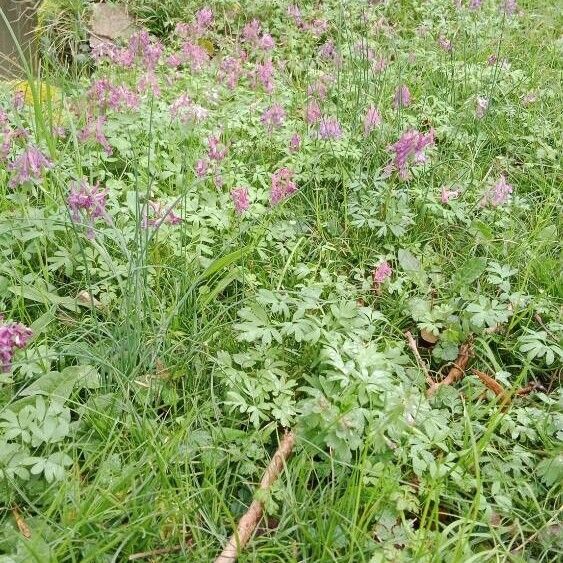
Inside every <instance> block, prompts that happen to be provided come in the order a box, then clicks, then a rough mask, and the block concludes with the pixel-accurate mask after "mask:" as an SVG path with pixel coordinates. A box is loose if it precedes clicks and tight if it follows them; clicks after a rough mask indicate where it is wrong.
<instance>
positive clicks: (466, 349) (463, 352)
mask: <svg viewBox="0 0 563 563" xmlns="http://www.w3.org/2000/svg"><path fill="white" fill-rule="evenodd" d="M472 351H473V340H472V338H469V340H467V342H464V343H463V344H462V345H461V346H460V347H459V353H458V355H457V359H456V361H455V362H454V364H453V366H452V367H451V369H450V371H449V373H448V375H447V376H446V377H445V378H444V379H443V380H442V381H439V382H438V383H434V385H432V386H430V389H428V393H427V395H428V396H429V397H432V395H434V394H435V393H436V391H438V388H439V387H441V386H442V385H453V384H454V383H456V382H457V381H459V380H460V379H461V378H462V377H463V376H464V374H465V368H466V367H467V363H468V362H469V358H470V357H471V353H472Z"/></svg>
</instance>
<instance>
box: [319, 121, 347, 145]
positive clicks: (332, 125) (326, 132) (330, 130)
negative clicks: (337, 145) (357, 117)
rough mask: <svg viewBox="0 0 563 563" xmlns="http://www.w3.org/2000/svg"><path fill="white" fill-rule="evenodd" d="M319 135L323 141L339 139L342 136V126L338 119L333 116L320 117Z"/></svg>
mask: <svg viewBox="0 0 563 563" xmlns="http://www.w3.org/2000/svg"><path fill="white" fill-rule="evenodd" d="M319 137H320V138H321V139H323V140H325V141H328V140H330V139H340V138H341V137H342V128H341V127H340V122H339V121H338V119H336V118H335V117H322V118H321V120H320V122H319Z"/></svg>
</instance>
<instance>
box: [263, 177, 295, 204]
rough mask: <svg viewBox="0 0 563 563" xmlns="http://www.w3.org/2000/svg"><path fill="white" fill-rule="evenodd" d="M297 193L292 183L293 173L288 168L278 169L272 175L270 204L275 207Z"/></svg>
mask: <svg viewBox="0 0 563 563" xmlns="http://www.w3.org/2000/svg"><path fill="white" fill-rule="evenodd" d="M296 191H297V185H296V184H295V182H294V181H293V171H292V170H290V169H289V168H280V169H279V170H276V171H275V172H274V173H273V174H272V187H271V188H270V203H271V205H277V204H278V203H279V202H280V201H283V200H284V199H286V198H287V197H289V196H290V195H291V194H293V193H295V192H296Z"/></svg>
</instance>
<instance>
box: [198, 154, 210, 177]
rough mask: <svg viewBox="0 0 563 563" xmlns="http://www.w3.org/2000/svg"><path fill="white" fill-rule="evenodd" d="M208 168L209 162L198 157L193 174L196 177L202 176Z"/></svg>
mask: <svg viewBox="0 0 563 563" xmlns="http://www.w3.org/2000/svg"><path fill="white" fill-rule="evenodd" d="M208 169H209V163H208V162H207V160H204V159H203V158H200V159H199V160H198V161H197V162H196V164H195V175H196V176H197V177H198V178H203V177H204V176H205V175H206V174H207V170H208Z"/></svg>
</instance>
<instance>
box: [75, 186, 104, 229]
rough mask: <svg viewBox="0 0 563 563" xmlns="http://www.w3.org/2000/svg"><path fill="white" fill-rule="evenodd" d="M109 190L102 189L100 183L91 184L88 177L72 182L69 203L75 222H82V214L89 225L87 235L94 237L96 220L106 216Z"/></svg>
mask: <svg viewBox="0 0 563 563" xmlns="http://www.w3.org/2000/svg"><path fill="white" fill-rule="evenodd" d="M106 196H107V190H100V186H99V184H95V185H93V186H91V185H90V184H89V183H88V181H87V180H86V178H83V179H82V180H80V181H79V182H76V181H75V182H71V184H70V194H69V196H68V198H67V204H68V207H69V209H70V216H71V219H72V221H73V222H74V223H81V215H82V216H83V217H84V218H85V220H86V225H87V226H88V231H87V235H86V236H87V237H88V238H90V239H91V238H94V229H93V224H94V221H95V220H96V219H98V218H100V217H102V218H106V217H107V213H106Z"/></svg>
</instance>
